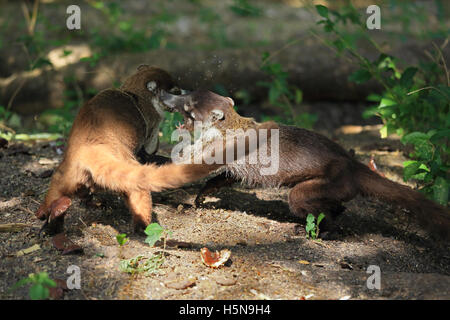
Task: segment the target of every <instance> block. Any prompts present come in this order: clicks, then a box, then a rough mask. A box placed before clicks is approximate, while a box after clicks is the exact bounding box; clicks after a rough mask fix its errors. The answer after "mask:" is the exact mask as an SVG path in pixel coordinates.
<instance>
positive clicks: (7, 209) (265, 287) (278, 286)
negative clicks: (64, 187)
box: [0, 126, 450, 299]
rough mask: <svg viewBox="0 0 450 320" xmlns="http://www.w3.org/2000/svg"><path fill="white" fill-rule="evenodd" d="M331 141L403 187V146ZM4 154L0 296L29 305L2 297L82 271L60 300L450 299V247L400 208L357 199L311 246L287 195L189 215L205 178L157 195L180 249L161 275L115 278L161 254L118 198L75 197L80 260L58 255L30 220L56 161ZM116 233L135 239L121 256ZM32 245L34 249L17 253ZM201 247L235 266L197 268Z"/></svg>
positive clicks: (233, 200)
mask: <svg viewBox="0 0 450 320" xmlns="http://www.w3.org/2000/svg"><path fill="white" fill-rule="evenodd" d="M334 138H335V139H337V141H339V142H340V143H341V144H343V145H344V146H345V147H346V148H353V149H354V150H355V151H356V155H357V157H358V158H359V159H360V160H361V161H363V162H365V163H368V162H369V160H370V156H371V155H373V156H374V157H375V161H376V163H377V166H378V168H379V170H380V171H381V172H383V173H384V174H385V175H386V176H387V177H388V178H390V179H393V180H395V181H398V182H401V172H402V169H401V163H402V161H404V160H405V158H404V157H403V151H402V150H401V148H402V146H401V144H400V142H399V141H398V140H381V139H379V138H378V131H377V127H376V126H366V127H345V128H342V130H340V132H339V133H337V134H335V135H334ZM167 148H168V147H167V146H166V147H165V148H163V149H165V150H167ZM0 153H1V155H0V185H1V190H0V224H5V223H25V224H27V227H25V228H24V229H23V230H21V231H18V232H14V233H11V232H9V233H0V241H1V245H0V257H1V258H0V274H1V276H0V299H27V298H28V288H26V287H24V288H21V289H18V290H16V291H13V292H9V291H8V289H9V288H10V287H11V286H12V285H14V284H15V283H16V282H17V281H18V280H20V279H22V278H25V277H27V276H28V274H29V273H33V272H40V271H46V272H47V273H48V274H49V276H50V277H51V278H54V279H63V280H64V279H67V277H68V276H69V274H68V273H67V268H68V267H69V266H71V265H76V266H79V267H80V270H81V289H79V290H76V289H74V290H69V291H67V292H65V294H64V297H63V298H64V299H449V298H450V292H449V288H450V263H449V262H450V254H449V250H448V247H446V246H443V245H442V244H439V243H437V242H434V241H432V240H430V239H429V237H428V236H427V234H426V233H425V232H424V231H423V230H421V229H420V228H419V227H418V226H417V225H416V223H415V221H412V220H411V219H409V218H408V215H407V213H406V212H405V211H404V210H402V209H399V208H394V207H391V206H389V205H387V204H385V203H381V202H378V201H376V200H374V199H363V198H360V197H358V198H356V199H354V200H352V201H350V202H348V203H346V207H347V210H346V211H345V213H344V214H342V216H341V217H340V218H339V219H338V224H339V227H340V230H341V232H340V235H339V237H338V239H336V240H322V241H320V242H318V241H313V240H308V239H306V233H305V228H304V225H303V224H302V223H300V221H298V220H297V219H296V218H295V217H292V216H290V215H289V209H288V205H287V202H286V198H287V192H288V189H258V188H256V189H250V188H246V187H245V186H241V185H238V184H237V185H234V186H233V187H232V188H224V189H222V190H221V191H219V192H218V193H216V194H214V196H213V197H209V198H207V200H208V201H207V202H206V203H205V205H204V206H203V207H202V208H194V207H193V206H192V203H193V199H194V197H195V195H196V192H197V191H198V190H199V188H200V187H201V186H202V181H199V182H198V183H195V184H192V185H189V186H186V187H184V188H182V189H178V190H171V191H167V192H163V193H159V194H154V195H153V202H154V214H153V218H154V221H156V222H159V224H161V225H162V226H163V227H164V228H165V229H166V230H169V231H171V232H172V235H171V237H170V239H172V241H174V242H175V244H177V241H178V242H179V243H178V246H168V247H167V248H166V256H165V260H164V262H163V264H162V266H161V267H160V268H159V269H157V272H156V273H154V274H150V275H145V274H134V275H129V274H127V273H124V272H121V271H120V270H119V263H120V261H121V260H123V259H129V258H132V257H135V256H137V255H144V256H147V257H150V256H152V255H153V254H155V253H158V252H159V253H160V252H161V251H162V246H161V245H159V246H156V247H149V246H148V244H146V243H144V240H145V235H144V234H142V235H141V234H131V223H130V220H131V217H130V214H129V212H128V209H127V208H126V206H125V204H124V202H123V200H122V199H121V197H120V196H119V195H118V194H112V193H106V192H104V193H99V194H96V195H95V198H94V203H96V205H95V206H85V205H84V204H82V203H81V201H80V200H78V199H74V202H73V205H72V207H71V208H70V209H69V212H68V215H67V217H66V224H65V230H66V234H67V236H68V237H69V238H70V239H71V240H72V241H73V242H75V243H76V244H78V245H80V246H82V247H83V249H84V252H83V253H82V254H71V255H62V254H61V252H59V251H57V250H56V249H55V248H54V247H53V245H52V241H51V238H50V237H49V236H45V235H44V236H38V231H39V229H40V227H41V225H42V222H41V221H39V220H37V219H36V218H35V217H34V212H35V211H36V209H37V208H38V206H39V202H40V201H41V200H42V198H43V196H44V194H45V192H46V190H47V188H48V185H49V181H50V173H51V171H49V170H52V169H54V168H55V167H56V166H57V164H58V162H59V161H60V160H61V157H62V156H61V154H60V153H58V152H57V148H56V147H55V146H54V145H53V144H52V143H49V142H39V143H35V144H33V145H30V146H21V145H19V144H12V145H9V147H8V148H4V149H0ZM413 187H414V186H413ZM118 233H126V234H127V235H129V237H130V240H129V241H128V243H126V244H125V245H124V246H122V247H119V245H118V243H117V241H116V238H115V236H116V234H118ZM35 244H38V245H39V249H38V250H36V251H33V252H31V253H29V254H24V255H20V254H19V255H18V254H17V253H18V252H19V251H20V250H22V249H26V248H30V247H32V246H33V245H35ZM169 244H171V245H172V244H173V243H169ZM203 247H207V248H209V249H210V250H221V249H225V248H226V249H229V250H230V251H231V259H230V260H229V261H228V262H227V263H226V264H225V265H224V266H222V267H221V268H219V269H212V268H209V267H207V266H205V265H204V264H203V263H202V261H201V259H200V249H201V248H203ZM369 265H376V266H379V267H380V269H381V289H380V290H377V289H373V290H369V289H368V288H367V285H366V281H367V278H368V277H369V276H370V274H368V273H367V272H366V271H367V268H368V266H369ZM187 282H189V283H190V284H191V285H190V286H189V287H185V285H183V284H184V283H187ZM174 287H178V289H176V288H174ZM180 288H181V289H180Z"/></svg>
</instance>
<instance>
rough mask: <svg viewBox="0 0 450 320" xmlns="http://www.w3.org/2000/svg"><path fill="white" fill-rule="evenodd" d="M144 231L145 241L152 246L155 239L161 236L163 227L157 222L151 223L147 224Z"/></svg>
mask: <svg viewBox="0 0 450 320" xmlns="http://www.w3.org/2000/svg"><path fill="white" fill-rule="evenodd" d="M144 232H145V234H146V235H147V238H146V239H145V242H146V243H148V244H149V245H150V246H151V247H153V246H154V245H155V243H156V241H158V240H159V239H160V238H161V236H162V234H163V232H164V229H163V228H162V227H161V226H160V225H159V224H158V223H151V224H149V225H148V226H147V228H146V229H145V231H144Z"/></svg>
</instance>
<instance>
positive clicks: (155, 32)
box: [84, 1, 176, 66]
mask: <svg viewBox="0 0 450 320" xmlns="http://www.w3.org/2000/svg"><path fill="white" fill-rule="evenodd" d="M88 3H89V4H90V5H91V6H92V7H94V8H96V9H98V10H99V11H101V12H102V13H103V15H104V16H105V17H106V19H107V23H108V25H109V28H108V32H107V33H104V32H101V30H100V29H98V28H90V30H89V32H90V39H91V41H92V44H93V46H94V47H95V48H97V49H98V51H97V52H96V53H95V54H96V55H97V56H95V54H94V55H93V56H92V57H89V58H84V60H86V61H89V62H90V65H91V66H95V65H96V64H97V62H98V60H99V59H100V58H101V57H104V56H107V55H110V54H112V53H115V52H143V51H146V50H151V49H157V48H161V47H165V46H166V45H167V36H168V32H167V30H166V29H165V28H164V24H168V23H172V22H174V21H175V20H176V16H175V15H174V14H173V13H170V12H169V11H167V10H166V9H165V8H164V6H163V5H164V4H162V6H163V7H162V8H161V11H162V12H161V13H160V14H154V15H152V16H151V18H150V19H149V24H148V27H147V28H143V29H139V28H137V27H136V26H135V21H134V20H133V19H124V18H123V12H124V11H123V9H122V7H121V5H120V4H119V3H118V2H116V1H109V2H105V1H88Z"/></svg>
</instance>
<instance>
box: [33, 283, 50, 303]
mask: <svg viewBox="0 0 450 320" xmlns="http://www.w3.org/2000/svg"><path fill="white" fill-rule="evenodd" d="M49 295H50V293H49V290H48V288H46V287H45V286H43V285H42V284H40V283H38V284H35V285H33V286H31V288H30V298H31V300H44V299H47V298H48V297H49Z"/></svg>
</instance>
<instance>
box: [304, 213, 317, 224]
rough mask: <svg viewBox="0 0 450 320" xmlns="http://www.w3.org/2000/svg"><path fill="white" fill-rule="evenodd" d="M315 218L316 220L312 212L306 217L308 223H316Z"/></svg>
mask: <svg viewBox="0 0 450 320" xmlns="http://www.w3.org/2000/svg"><path fill="white" fill-rule="evenodd" d="M314 220H316V218H315V217H314V215H312V214H311V213H310V214H308V216H307V217H306V222H307V223H314Z"/></svg>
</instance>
